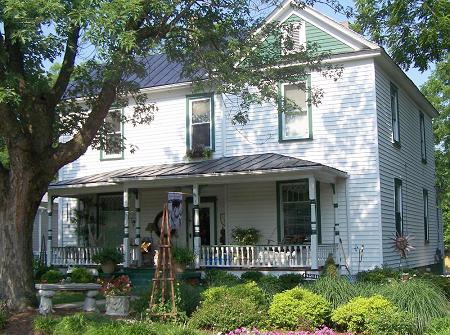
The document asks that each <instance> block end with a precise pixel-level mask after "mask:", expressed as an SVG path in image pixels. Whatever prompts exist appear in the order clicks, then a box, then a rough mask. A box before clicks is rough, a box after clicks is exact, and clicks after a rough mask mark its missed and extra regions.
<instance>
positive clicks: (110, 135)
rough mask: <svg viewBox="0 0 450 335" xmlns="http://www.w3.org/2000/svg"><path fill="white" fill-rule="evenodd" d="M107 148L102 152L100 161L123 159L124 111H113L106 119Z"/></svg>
mask: <svg viewBox="0 0 450 335" xmlns="http://www.w3.org/2000/svg"><path fill="white" fill-rule="evenodd" d="M105 123H106V134H105V148H104V149H103V150H101V151H100V159H102V160H108V159H122V158H123V123H122V110H121V109H111V110H110V111H109V113H108V115H107V116H106V118H105Z"/></svg>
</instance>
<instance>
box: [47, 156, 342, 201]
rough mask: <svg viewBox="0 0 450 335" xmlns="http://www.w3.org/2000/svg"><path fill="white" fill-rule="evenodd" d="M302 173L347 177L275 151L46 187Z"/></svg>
mask: <svg viewBox="0 0 450 335" xmlns="http://www.w3.org/2000/svg"><path fill="white" fill-rule="evenodd" d="M301 174H309V175H316V176H317V177H319V178H322V179H325V180H324V181H332V180H335V179H336V178H338V177H340V178H346V177H347V176H348V175H347V173H346V172H343V171H341V170H338V169H335V168H332V167H330V166H326V165H323V164H320V163H315V162H311V161H307V160H303V159H299V158H295V157H289V156H284V155H280V154H275V153H264V154H256V155H242V156H233V157H221V158H217V159H210V160H203V161H198V162H188V163H173V164H164V165H152V166H142V167H132V168H126V169H120V170H115V171H111V172H104V173H99V174H95V175H91V176H86V177H80V178H75V179H70V180H61V181H58V182H56V183H52V184H51V185H50V187H49V191H51V192H52V193H55V194H59V195H63V193H64V194H65V193H67V194H68V193H73V191H75V189H80V188H83V189H86V188H89V189H90V190H91V191H93V190H94V189H96V190H97V189H98V188H103V190H105V188H107V189H108V191H109V189H111V190H113V189H116V188H117V187H118V186H119V187H120V184H127V185H132V186H133V187H136V186H146V187H152V186H154V187H159V186H168V185H172V186H174V185H175V186H181V185H180V184H189V181H191V182H192V181H195V183H199V184H201V183H202V182H204V183H214V184H220V183H228V182H243V179H242V177H245V181H257V180H262V179H266V180H267V179H268V178H269V179H270V178H273V179H280V178H281V179H286V178H301Z"/></svg>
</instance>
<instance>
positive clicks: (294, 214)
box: [279, 180, 311, 243]
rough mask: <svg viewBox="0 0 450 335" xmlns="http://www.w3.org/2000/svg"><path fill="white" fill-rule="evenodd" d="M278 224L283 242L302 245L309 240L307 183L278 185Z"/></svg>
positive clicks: (309, 208) (309, 222) (309, 209)
mask: <svg viewBox="0 0 450 335" xmlns="http://www.w3.org/2000/svg"><path fill="white" fill-rule="evenodd" d="M279 194H280V199H279V201H280V222H281V224H282V230H283V240H284V241H285V242H287V243H302V242H304V241H310V240H311V204H310V201H309V184H308V181H307V180H305V181H299V182H292V183H290V182H288V183H281V184H279Z"/></svg>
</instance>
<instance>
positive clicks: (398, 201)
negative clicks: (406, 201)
mask: <svg viewBox="0 0 450 335" xmlns="http://www.w3.org/2000/svg"><path fill="white" fill-rule="evenodd" d="M394 210H395V231H396V233H397V235H403V197H402V181H401V180H400V179H397V178H396V179H394Z"/></svg>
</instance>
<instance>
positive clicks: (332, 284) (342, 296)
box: [310, 276, 358, 308]
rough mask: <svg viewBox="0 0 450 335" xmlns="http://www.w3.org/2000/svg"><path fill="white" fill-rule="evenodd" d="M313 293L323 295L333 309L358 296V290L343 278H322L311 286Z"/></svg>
mask: <svg viewBox="0 0 450 335" xmlns="http://www.w3.org/2000/svg"><path fill="white" fill-rule="evenodd" d="M310 289H311V291H313V292H314V293H316V294H322V295H323V296H324V297H325V299H327V300H328V301H329V302H330V303H331V305H332V307H333V308H336V307H338V306H340V305H343V304H345V303H347V302H349V301H350V300H351V299H353V298H354V297H356V296H357V295H358V289H357V288H356V286H355V285H352V284H351V283H350V282H349V281H348V280H347V279H345V278H342V277H329V276H322V277H320V278H319V279H317V280H316V281H315V282H314V283H313V284H312V285H311V286H310Z"/></svg>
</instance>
